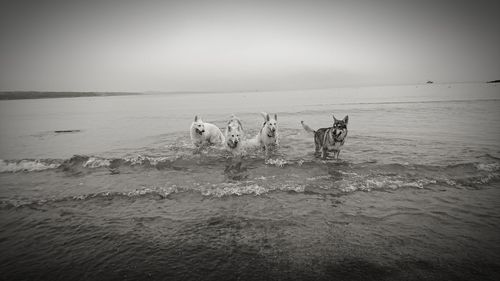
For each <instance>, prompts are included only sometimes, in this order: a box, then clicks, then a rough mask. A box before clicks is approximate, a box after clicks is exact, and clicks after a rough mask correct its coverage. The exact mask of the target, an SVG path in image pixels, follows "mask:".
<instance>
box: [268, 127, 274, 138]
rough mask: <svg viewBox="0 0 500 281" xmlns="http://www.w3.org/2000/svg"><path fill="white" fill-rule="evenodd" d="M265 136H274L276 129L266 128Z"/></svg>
mask: <svg viewBox="0 0 500 281" xmlns="http://www.w3.org/2000/svg"><path fill="white" fill-rule="evenodd" d="M267 136H268V137H270V138H273V137H274V136H276V129H268V130H267Z"/></svg>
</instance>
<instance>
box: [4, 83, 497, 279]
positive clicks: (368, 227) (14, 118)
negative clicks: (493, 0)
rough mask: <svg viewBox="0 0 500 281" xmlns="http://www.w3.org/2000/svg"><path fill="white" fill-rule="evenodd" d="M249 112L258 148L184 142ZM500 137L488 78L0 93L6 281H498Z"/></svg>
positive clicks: (249, 134)
mask: <svg viewBox="0 0 500 281" xmlns="http://www.w3.org/2000/svg"><path fill="white" fill-rule="evenodd" d="M260 112H268V113H270V114H277V117H278V120H277V121H278V132H279V138H280V139H279V146H278V147H277V148H276V150H274V151H272V152H271V153H269V154H268V155H266V154H265V153H263V152H262V151H261V150H260V149H258V148H253V147H251V146H248V147H247V149H246V150H245V151H244V153H243V155H241V156H239V155H237V156H235V155H233V154H232V153H230V152H228V151H227V150H225V149H224V148H222V147H218V146H213V147H207V148H204V149H202V150H196V149H195V148H194V146H193V145H192V143H191V140H190V134H189V128H190V125H191V123H192V122H193V120H194V116H195V115H198V116H200V117H201V118H202V119H203V120H204V121H205V122H209V123H213V124H215V125H217V126H218V127H220V128H221V129H222V128H224V127H225V125H226V123H227V121H228V120H229V118H230V116H231V115H232V114H234V115H236V116H237V117H239V118H240V119H241V120H242V123H243V127H244V130H245V138H246V139H247V140H250V139H251V138H253V137H254V136H255V135H256V134H257V133H258V131H259V130H260V128H261V126H262V124H263V119H262V116H261V115H260ZM332 115H334V116H335V117H336V118H337V119H341V118H344V116H347V115H348V116H349V123H348V136H347V140H346V142H345V144H344V147H343V149H342V151H341V153H340V157H339V159H334V158H333V157H329V158H327V159H326V160H323V159H320V158H318V157H317V156H316V155H315V153H314V140H313V136H312V135H311V134H309V133H307V132H306V131H305V130H304V129H303V128H302V127H301V124H300V122H301V121H305V122H306V123H307V124H308V125H309V126H311V127H312V128H314V129H318V128H324V127H329V126H332V124H333V117H332ZM499 140H500V85H498V84H486V83H458V84H421V85H397V86H376V87H344V88H333V89H313V90H300V91H299V90H297V91H277V92H262V91H252V92H232V93H227V92H224V93H164V94H160V93H151V94H139V95H127V96H98V97H95V96H94V97H74V98H53V99H25V100H1V101H0V159H1V160H0V279H1V280H498V278H499V276H500V235H499V234H500V141H499Z"/></svg>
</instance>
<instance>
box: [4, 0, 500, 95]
mask: <svg viewBox="0 0 500 281" xmlns="http://www.w3.org/2000/svg"><path fill="white" fill-rule="evenodd" d="M499 2H500V1H481V0H471V1H460V0H458V1H452V0H450V1H439V0H435V1H427V0H423V1H418V0H415V1H402V0H394V1H388V0H367V1H352V0H350V1H313V0H308V1H271V0H267V1H257V0H248V1H237V0H232V1H211V0H205V1H190V0H180V1H123V0H120V1H118V0H116V1H103V0H101V1H94V0H85V1H84V0H82V1H71V0H63V1H44V0H38V1H23V0H15V1H2V2H1V3H2V4H1V7H0V42H1V43H0V68H1V69H0V90H41V91H179V90H180V91H230V90H272V89H276V90H281V89H301V88H302V89H305V88H326V87H335V86H346V85H380V84H405V83H422V82H425V81H426V80H434V81H436V82H464V81H487V80H492V79H500V13H499V11H500V9H499V8H500V5H499V4H497V3H499Z"/></svg>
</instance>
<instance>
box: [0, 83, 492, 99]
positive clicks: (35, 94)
mask: <svg viewBox="0 0 500 281" xmlns="http://www.w3.org/2000/svg"><path fill="white" fill-rule="evenodd" d="M499 82H500V80H492V81H487V82H452V83H435V82H433V83H428V82H427V83H417V84H391V85H357V86H355V85H350V86H338V87H327V88H307V89H287V90H235V91H165V92H163V91H146V92H71V91H68V92H54V91H47V92H45V91H0V100H21V99H52V98H78V97H108V96H133V95H179V94H182V95H188V94H214V93H217V94H227V93H255V92H295V91H307V90H326V89H336V88H365V87H391V86H417V87H418V86H421V85H455V84H483V83H485V84H491V83H499Z"/></svg>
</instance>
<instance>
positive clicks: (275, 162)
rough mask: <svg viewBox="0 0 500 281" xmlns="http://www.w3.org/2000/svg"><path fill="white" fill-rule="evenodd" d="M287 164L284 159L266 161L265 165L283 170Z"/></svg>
mask: <svg viewBox="0 0 500 281" xmlns="http://www.w3.org/2000/svg"><path fill="white" fill-rule="evenodd" d="M286 164H288V162H287V161H286V160H285V159H267V160H266V165H274V166H276V167H280V168H283V167H284V166H285V165H286Z"/></svg>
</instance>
